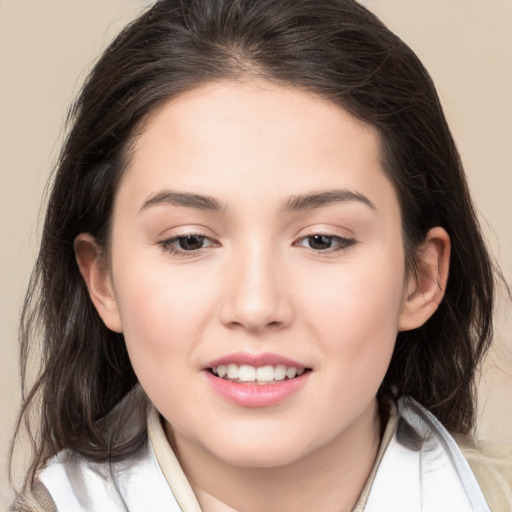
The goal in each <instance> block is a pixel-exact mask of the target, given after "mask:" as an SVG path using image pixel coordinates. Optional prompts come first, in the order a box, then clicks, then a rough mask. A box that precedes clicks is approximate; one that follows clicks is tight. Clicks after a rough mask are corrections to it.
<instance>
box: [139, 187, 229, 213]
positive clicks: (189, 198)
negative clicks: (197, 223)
mask: <svg viewBox="0 0 512 512" xmlns="http://www.w3.org/2000/svg"><path fill="white" fill-rule="evenodd" d="M161 204H170V205H173V206H185V207H186V208H195V209H197V210H206V211H214V212H218V211H224V210H225V209H226V208H225V206H223V205H222V204H221V203H219V201H217V199H214V198H213V197H209V196H203V195H200V194H192V193H189V192H175V191H172V190H165V191H163V192H159V193H157V194H155V195H152V196H150V197H149V198H148V199H146V201H144V203H143V204H142V206H141V207H140V210H139V211H143V210H146V209H148V208H150V207H151V206H156V205H161Z"/></svg>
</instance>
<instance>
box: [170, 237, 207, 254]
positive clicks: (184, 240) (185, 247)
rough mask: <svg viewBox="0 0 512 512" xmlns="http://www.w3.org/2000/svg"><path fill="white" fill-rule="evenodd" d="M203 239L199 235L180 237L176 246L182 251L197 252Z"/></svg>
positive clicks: (202, 243) (201, 246)
mask: <svg viewBox="0 0 512 512" xmlns="http://www.w3.org/2000/svg"><path fill="white" fill-rule="evenodd" d="M204 241H205V237H204V236H200V235H187V236H180V237H178V239H177V242H178V246H179V248H180V249H181V250H182V251H197V250H198V249H202V248H203V245H204Z"/></svg>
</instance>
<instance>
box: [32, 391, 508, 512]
mask: <svg viewBox="0 0 512 512" xmlns="http://www.w3.org/2000/svg"><path fill="white" fill-rule="evenodd" d="M148 431H149V434H150V436H149V442H148V443H147V444H146V445H145V446H144V447H143V448H142V449H141V450H140V451H139V452H138V453H137V454H135V455H133V456H132V457H131V458H130V459H128V460H124V461H122V462H113V463H111V464H109V463H93V462H89V461H86V460H84V458H83V457H81V456H78V455H77V454H75V453H73V452H70V451H63V452H61V453H59V454H58V455H57V456H56V457H54V458H53V459H52V460H51V462H50V464H49V465H48V466H47V467H46V468H45V469H44V470H43V471H42V472H41V474H40V475H39V480H40V481H41V482H42V484H43V485H44V486H45V487H46V489H47V490H48V492H49V494H50V495H51V497H52V499H53V502H54V504H55V507H56V509H57V511H58V512H64V511H65V512H85V511H87V512H105V511H108V512H117V511H119V512H121V511H129V512H150V511H158V512H201V509H200V507H199V504H198V502H197V499H196V498H195V495H194V493H193V491H192V489H191V487H190V484H189V483H188V481H187V479H186V477H185V475H184V473H183V471H182V470H181V467H180V465H179V463H178V461H177V459H176V457H175V456H174V453H173V452H172V450H171V448H170V446H169V445H168V443H166V447H164V448H163V449H162V439H164V438H165V434H164V433H163V428H162V426H161V423H160V420H159V416H158V413H157V411H156V410H155V409H153V410H152V411H151V413H150V415H149V418H148ZM384 438H385V439H384V440H383V443H382V446H381V448H380V451H379V455H378V457H377V462H376V464H375V466H374V469H373V471H372V474H371V475H370V478H369V482H368V484H367V486H366V488H365V490H364V491H363V496H362V497H361V499H360V501H359V503H358V504H357V505H356V507H355V508H354V512H362V511H364V512H416V511H418V512H420V511H421V512H455V511H456V512H490V509H489V507H488V505H487V503H486V501H485V499H484V496H483V494H482V491H481V490H480V488H479V486H478V483H477V481H476V479H475V477H474V475H473V473H472V472H471V469H470V467H469V465H468V463H467V462H466V459H465V458H464V456H463V455H462V453H461V452H460V450H459V448H458V447H457V444H456V442H455V441H454V439H453V438H452V437H451V436H450V435H449V434H448V432H447V431H446V430H445V429H444V427H443V426H442V425H441V424H440V423H439V421H438V420H437V419H436V418H435V417H434V416H433V415H432V414H430V413H429V412H428V411H426V410H425V409H424V408H423V407H422V406H420V405H419V404H418V403H417V402H415V401H414V400H412V399H411V398H401V399H399V400H398V417H397V419H396V421H395V422H394V423H393V432H392V433H391V434H390V435H388V436H387V439H386V435H385V436H384ZM155 446H156V447H157V449H156V450H155ZM164 459H165V460H164ZM162 467H165V475H164V472H163V471H162ZM511 510H512V508H511Z"/></svg>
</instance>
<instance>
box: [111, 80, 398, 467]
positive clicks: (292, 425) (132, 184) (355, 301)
mask: <svg viewBox="0 0 512 512" xmlns="http://www.w3.org/2000/svg"><path fill="white" fill-rule="evenodd" d="M110 279H111V281H110V282H111V286H112V293H113V297H114V300H115V312H114V313H111V314H110V316H108V315H105V316H104V318H107V320H106V323H107V324H108V325H109V326H110V327H111V328H113V329H116V330H122V332H123V333H124V336H125V339H126V344H127V347H128V352H129V355H130V358H131V361H132V364H133V367H134V369H135V372H136V374H137V376H138V378H139V380H140V383H141V384H142V386H143V388H144V389H145V391H146V392H147V394H148V396H149V397H150V399H151V400H152V402H153V403H154V404H155V406H156V407H157V409H158V410H159V411H160V413H161V414H162V415H163V417H164V418H165V420H166V422H167V430H168V432H169V434H170V435H172V436H173V437H174V440H175V442H176V444H177V445H178V448H180V444H181V445H183V446H185V445H187V446H192V447H196V448H197V449H199V450H200V451H201V452H202V453H205V454H207V455H208V456H209V457H214V458H216V459H218V460H222V461H224V462H228V463H230V464H235V465H240V466H257V467H272V466H278V465H282V464H286V463H290V462H293V461H295V460H298V459H301V458H303V457H305V456H306V455H308V454H310V453H312V452H314V451H315V450H318V449H321V448H325V447H328V446H329V444H330V443H333V442H335V441H336V440H338V439H341V438H342V437H343V436H345V435H348V434H347V433H348V432H350V431H351V430H354V429H356V428H357V429H359V428H361V425H362V423H364V422H366V423H368V421H374V417H375V414H374V412H375V404H376V399H375V396H376V393H377V390H378V388H379V385H380V384H381V382H382V380H383V378H384V375H385V373H386V370H387V367H388V364H389V361H390V358H391V355H392V352H393V348H394V343H395V338H396V334H397V331H398V330H399V328H400V323H401V319H402V314H403V309H404V301H405V300H406V299H405V295H406V292H405V290H406V288H407V275H406V272H405V263H404V251H403V243H402V235H401V216H400V209H399V204H398V200H397V196H396V193H395V190H394V188H393V186H392V184H391V182H390V180H389V179H388V178H387V176H386V175H385V173H384V172H383V169H382V166H381V164H380V160H379V138H378V135H377V133H376V131H375V130H374V129H372V127H370V126H368V125H366V124H364V123H362V122H360V121H358V120H356V119H355V118H354V117H352V116H351V115H350V114H348V113H347V112H346V111H344V110H343V109H341V108H340V107H337V106H335V105H333V104H331V103H329V102H327V101H325V100H322V99H318V98H316V97H314V96H312V95H309V94H307V93H304V92H301V91H299V90H297V89H294V88H291V87H288V88H284V87H278V86H275V85H270V84H268V83H265V82H248V83H240V82H219V83H212V84H210V85H208V86H204V87H201V88H199V89H196V90H193V91H191V92H189V93H186V94H183V95H182V96H180V97H178V98H176V99H174V100H173V101H170V102H169V103H167V104H166V105H164V106H163V107H162V108H160V109H159V110H158V111H157V112H155V113H154V114H153V115H152V117H150V118H149V120H148V121H147V123H146V124H145V126H144V129H143V133H142V134H141V135H140V137H139V138H138V140H137V141H136V145H135V150H134V152H133V156H132V159H131V162H130V165H129V167H128V169H127V172H126V175H125V176H124V179H123V181H122V183H121V185H120V188H119V191H118V195H117V198H116V203H115V208H114V214H113V232H112V247H111V268H110ZM224 372H228V374H227V376H228V377H229V378H226V376H224V377H223V378H222V375H223V374H224ZM285 375H286V376H285ZM241 381H242V382H241Z"/></svg>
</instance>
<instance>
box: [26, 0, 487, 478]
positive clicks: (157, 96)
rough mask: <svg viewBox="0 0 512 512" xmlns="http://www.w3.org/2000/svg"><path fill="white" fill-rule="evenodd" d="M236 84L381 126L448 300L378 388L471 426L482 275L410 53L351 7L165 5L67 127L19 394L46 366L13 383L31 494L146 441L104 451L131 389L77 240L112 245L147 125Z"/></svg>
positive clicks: (336, 1) (404, 202)
mask: <svg viewBox="0 0 512 512" xmlns="http://www.w3.org/2000/svg"><path fill="white" fill-rule="evenodd" d="M241 77H258V78H263V79H266V80H270V81H274V82H277V83H280V84H291V85H293V86H295V87H298V88H301V89H303V90H305V91H309V92H312V93H314V94H317V95H321V96H322V97H324V98H327V99H329V100H331V101H333V102H335V103H336V104H338V105H340V106H342V107H343V108H345V109H347V110H348V111H349V112H351V113H352V114H353V115H355V116H356V117H358V118H359V119H361V120H363V121H365V122H367V123H370V124H371V125H373V126H375V127H376V128H377V129H378V131H379V133H380V137H381V141H382V159H383V165H384V168H385V170H386V172H387V173H388V175H389V176H390V178H391V179H392V181H393V183H394V184H395V186H396V189H397V191H398V194H399V198H400V202H401V208H402V214H403V233H404V244H405V249H406V254H407V261H408V264H409V265H410V266H411V267H414V262H415V259H416V257H417V254H416V248H417V247H419V246H420V244H421V242H422V241H423V240H424V237H425V235H426V233H427V231H428V230H429V229H430V228H431V227H433V226H442V227H443V228H445V229H446V230H447V232H448V234H449V235H450V237H451V243H452V257H451V267H450V277H449V281H448V285H447V289H446V294H445V298H444V300H443V302H442V303H441V305H440V307H439V308H438V310H437V312H436V313H435V314H434V315H433V316H432V318H431V319H430V320H429V321H428V322H426V323H425V325H423V326H422V327H420V328H418V329H415V330H413V331H409V332H403V333H399V335H398V338H397V342H396V348H395V352H394V355H393V358H392V361H391V365H390V367H389V370H388V373H387V375H386V377H385V380H384V382H383V384H382V391H385V390H388V389H390V388H393V389H394V390H396V391H397V392H398V393H399V394H406V395H410V396H412V397H413V398H415V399H416V400H417V401H419V402H420V403H421V404H423V405H424V406H425V407H427V408H428V409H429V410H431V411H432V412H433V413H434V414H435V415H436V416H437V417H438V418H439V419H440V420H441V422H442V423H444V425H445V426H446V427H447V428H448V429H450V430H453V431H457V432H462V433H467V432H468V431H469V430H470V429H471V428H472V426H473V424H474V420H475V397H474V379H475V372H476V369H477V367H478V364H479V362H480V360H481V358H482V356H483V354H484V353H485V351H486V349H487V347H488V345H489V343H490V339H491V336H492V311H493V298H494V277H493V267H492V263H491V261H490V258H489V255H488V252H487V250H486V247H485V245H484V243H483V240H482V236H481V234H480V230H479V226H478V222H477V219H476V216H475V211H474V208H473V205H472V202H471V199H470V196H469V193H468V188H467V185H466V181H465V177H464V172H463V169H462V165H461V161H460V158H459V155H458V152H457V149H456V146H455V143H454V141H453V139H452V137H451V134H450V131H449V128H448V126H447V123H446V120H445V117H444V115H443V112H442V109H441V106H440V103H439V100H438V97H437V94H436V92H435V89H434V86H433V84H432V81H431V79H430V77H429V75H428V73H427V72H426V70H425V69H424V68H423V66H422V64H421V63H420V61H419V60H418V58H417V57H416V55H415V54H414V53H413V52H412V50H411V49H410V48H408V47H407V45H405V44H404V43H403V42H402V41H401V40H400V39H399V38H398V37H397V36H395V35H394V34H393V33H392V32H390V31H389V30H388V29H387V28H386V27H385V26H384V25H383V24H382V23H381V22H380V21H379V20H378V19H377V18H376V17H375V16H374V15H373V14H371V13H370V12H369V11H367V10H366V9H365V8H363V7H362V6H361V5H359V4H358V3H357V2H355V1H353V0H161V1H159V2H157V3H156V4H155V5H154V6H153V7H152V8H151V9H149V10H148V11H147V12H146V13H144V14H143V15H142V16H141V17H140V18H139V19H137V20H136V21H135V22H133V23H132V24H131V25H129V26H128V27H127V28H125V29H124V30H123V32H122V33H121V34H120V35H119V36H118V37H117V39H116V40H115V41H114V42H113V43H112V44H111V45H110V47H109V48H108V49H107V50H106V51H105V53H104V54H103V56H102V57H101V59H100V60H99V61H98V63H97V64H96V66H95V67H94V69H93V71H92V73H91V74H90V76H89V78H88V79H87V81H86V83H85V85H84V87H83V89H82V91H81V94H80V96H79V97H78V99H77V101H76V103H75V105H74V107H73V109H72V111H71V114H70V116H71V120H72V129H71V131H70V133H69V136H68V138H67V141H66V143H65V145H64V147H63V150H62V153H61V156H60V160H59V163H58V166H57V169H56V173H55V176H54V181H53V187H52V190H51V195H50V198H49V205H48V210H47V214H46V221H45V225H44V231H43V235H42V243H41V249H40V253H39V257H38V259H37V263H36V266H35V269H34V273H33V276H32V280H31V283H30V286H29V289H28V292H27V297H26V302H25V308H24V311H23V317H22V324H21V361H22V377H23V382H24V383H25V381H26V375H25V372H26V368H27V361H28V358H29V355H30V353H31V352H32V351H33V350H35V346H36V343H37V340H41V354H42V357H41V366H40V373H39V375H38V377H37V379H36V380H35V383H34V384H33V385H32V386H31V387H30V388H29V389H27V388H26V387H25V384H24V388H23V397H24V402H23V408H22V411H21V415H20V424H21V422H22V421H23V420H25V422H26V423H27V425H28V428H29V431H31V432H32V433H33V435H34V445H33V448H34V456H33V459H32V466H31V470H30V473H29V475H28V477H27V482H28V483H30V481H31V480H32V478H33V477H34V475H35V473H36V471H37V469H38V468H40V467H41V466H42V465H43V464H44V463H45V461H47V459H48V458H49V457H50V456H52V455H54V454H55V453H56V452H58V451H59V450H61V449H63V448H70V449H72V450H75V451H76V452H79V453H81V454H83V455H84V456H86V457H88V458H92V459H95V460H112V459H113V458H117V457H123V456H125V455H127V454H129V453H132V452H133V451H134V450H135V449H136V448H137V447H138V446H140V444H141V443H143V442H145V439H146V432H145V430H144V427H141V428H140V429H139V431H138V432H137V433H136V434H135V435H134V436H133V437H131V438H130V439H125V440H123V442H122V443H118V442H116V437H115V432H116V426H115V425H113V426H112V428H111V429H110V432H111V433H112V432H113V433H114V434H112V436H110V437H108V438H107V437H106V436H105V435H104V431H103V430H102V429H101V428H100V427H99V423H98V420H99V419H101V418H104V417H105V416H106V415H107V413H108V412H109V411H111V410H112V408H113V407H114V406H115V405H116V404H117V403H119V402H120V400H121V399H122V398H123V397H124V396H125V395H126V394H127V393H128V392H129V391H130V390H131V389H132V388H133V387H134V386H135V384H136V383H137V379H136V376H135V374H134V372H133V369H132V367H131V364H130V361H129V358H128V355H127V352H126V348H125V344H124V340H123V337H122V335H120V334H116V333H114V332H112V331H110V330H108V329H107V328H106V327H105V325H104V324H103V322H102V321H101V319H100V318H99V316H98V314H97V312H96V310H95V308H94V307H93V305H92V303H91V301H90V299H89V296H88V293H87V289H86V287H85V285H84V282H83V280H82V278H81V276H80V273H79V270H78V267H77V264H76V262H75V255H74V251H73V241H74V238H75V237H76V236H77V235H78V234H79V233H82V232H89V233H91V234H92V235H93V236H95V237H96V239H97V241H98V243H99V244H100V245H101V246H104V247H106V246H108V235H109V228H110V219H111V213H112V206H113V202H114V197H115V193H116V188H117V185H118V183H119V181H120V179H121V176H122V174H123V170H124V168H125V166H126V163H127V159H128V158H129V149H130V146H131V144H132V142H133V139H134V138H135V137H137V133H138V131H139V130H140V126H141V124H142V123H143V121H144V119H145V118H146V117H147V116H148V115H149V114H150V113H151V112H153V111H154V110H155V109H157V108H158V107H159V106H160V105H162V103H163V102H165V101H167V100H168V99H169V98H171V97H174V96H176V95H179V94H180V93H182V92H184V91H187V90H190V89H192V88H195V87H198V86H199V85H201V84H204V83H206V82H209V81H212V80H218V79H238V78H241ZM39 407H40V410H39V409H38V410H37V412H39V413H40V414H39V415H37V420H35V422H31V419H30V417H31V411H32V410H33V409H34V408H36V409H37V408H39ZM143 410H144V401H140V402H139V406H137V411H138V412H139V414H140V415H141V416H143V412H144V411H143ZM18 429H19V425H18Z"/></svg>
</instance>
